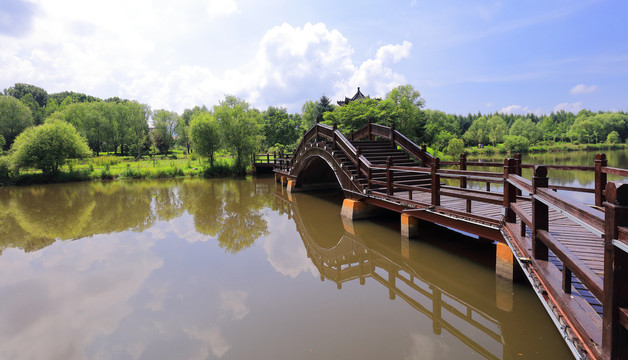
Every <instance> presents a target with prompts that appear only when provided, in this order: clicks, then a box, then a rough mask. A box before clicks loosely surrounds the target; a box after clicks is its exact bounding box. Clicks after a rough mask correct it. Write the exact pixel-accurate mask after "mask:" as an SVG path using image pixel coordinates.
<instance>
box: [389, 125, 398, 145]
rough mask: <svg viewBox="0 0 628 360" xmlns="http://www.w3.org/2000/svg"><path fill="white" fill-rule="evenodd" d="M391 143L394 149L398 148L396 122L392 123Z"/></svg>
mask: <svg viewBox="0 0 628 360" xmlns="http://www.w3.org/2000/svg"><path fill="white" fill-rule="evenodd" d="M390 145H391V146H392V147H393V149H396V148H397V146H396V145H395V124H394V123H393V124H392V125H390Z"/></svg>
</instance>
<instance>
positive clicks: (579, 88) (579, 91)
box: [569, 84, 597, 95]
mask: <svg viewBox="0 0 628 360" xmlns="http://www.w3.org/2000/svg"><path fill="white" fill-rule="evenodd" d="M596 91H597V86H595V85H589V86H587V85H585V84H578V85H576V86H574V87H573V88H571V90H569V93H570V94H572V95H583V94H590V93H594V92H596Z"/></svg>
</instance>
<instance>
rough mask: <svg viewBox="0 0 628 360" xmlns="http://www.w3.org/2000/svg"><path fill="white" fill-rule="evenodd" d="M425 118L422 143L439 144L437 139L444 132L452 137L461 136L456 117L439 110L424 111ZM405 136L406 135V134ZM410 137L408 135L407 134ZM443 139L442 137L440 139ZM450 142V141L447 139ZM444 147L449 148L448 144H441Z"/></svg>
mask: <svg viewBox="0 0 628 360" xmlns="http://www.w3.org/2000/svg"><path fill="white" fill-rule="evenodd" d="M422 117H423V118H424V120H423V122H424V126H423V128H422V129H421V130H422V133H423V135H422V136H421V139H420V140H421V141H423V142H424V143H427V144H430V145H434V144H435V143H436V142H437V139H436V138H437V137H438V136H439V134H441V133H442V132H443V131H445V132H447V133H449V134H450V135H452V136H458V135H460V127H459V125H458V122H457V121H456V119H455V117H453V116H451V115H447V114H445V113H444V112H442V111H438V110H424V111H423V116H422ZM404 134H405V133H404ZM406 136H408V134H406ZM442 138H443V137H442V136H440V139H442ZM447 141H449V139H447ZM441 145H443V146H447V143H444V144H441Z"/></svg>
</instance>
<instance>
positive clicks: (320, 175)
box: [296, 156, 342, 191]
mask: <svg viewBox="0 0 628 360" xmlns="http://www.w3.org/2000/svg"><path fill="white" fill-rule="evenodd" d="M296 188H297V189H299V190H300V191H314V190H337V191H341V190H342V188H341V187H340V182H339V181H338V178H337V177H336V173H335V172H334V170H333V169H332V168H331V166H330V165H329V164H328V163H327V161H326V160H325V159H323V158H322V157H319V156H312V157H309V158H308V159H306V160H305V163H304V164H303V166H302V167H301V171H300V172H299V173H298V174H297V180H296Z"/></svg>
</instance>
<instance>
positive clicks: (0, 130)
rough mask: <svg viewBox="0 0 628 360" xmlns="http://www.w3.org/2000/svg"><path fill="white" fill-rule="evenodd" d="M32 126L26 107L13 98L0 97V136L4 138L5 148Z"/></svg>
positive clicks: (30, 116) (31, 117)
mask: <svg viewBox="0 0 628 360" xmlns="http://www.w3.org/2000/svg"><path fill="white" fill-rule="evenodd" d="M32 125H33V116H32V115H31V111H30V109H29V108H28V106H26V105H24V104H23V103H22V102H20V101H19V100H18V99H16V98H14V97H13V96H0V135H2V136H3V137H4V140H5V142H6V143H5V147H6V148H9V147H10V146H11V144H13V141H14V140H15V138H16V137H17V136H18V135H19V134H20V133H21V132H22V131H24V129H26V128H27V127H29V126H32ZM6 148H5V149H6Z"/></svg>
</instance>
